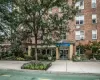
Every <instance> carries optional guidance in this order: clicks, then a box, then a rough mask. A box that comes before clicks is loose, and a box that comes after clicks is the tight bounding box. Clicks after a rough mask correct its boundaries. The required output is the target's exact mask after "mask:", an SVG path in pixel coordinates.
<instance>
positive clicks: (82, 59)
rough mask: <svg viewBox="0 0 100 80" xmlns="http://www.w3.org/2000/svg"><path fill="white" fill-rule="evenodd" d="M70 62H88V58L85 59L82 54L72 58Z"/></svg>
mask: <svg viewBox="0 0 100 80" xmlns="http://www.w3.org/2000/svg"><path fill="white" fill-rule="evenodd" d="M72 60H73V61H88V58H87V57H86V55H85V54H83V55H80V56H79V55H75V56H73V58H72Z"/></svg>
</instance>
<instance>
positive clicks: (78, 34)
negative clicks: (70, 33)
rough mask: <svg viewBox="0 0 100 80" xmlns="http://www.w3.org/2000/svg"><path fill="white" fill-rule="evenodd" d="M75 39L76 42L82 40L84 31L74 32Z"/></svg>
mask: <svg viewBox="0 0 100 80" xmlns="http://www.w3.org/2000/svg"><path fill="white" fill-rule="evenodd" d="M75 37H76V40H83V39H84V31H76V32H75Z"/></svg>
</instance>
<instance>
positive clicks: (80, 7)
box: [75, 0, 84, 10]
mask: <svg viewBox="0 0 100 80" xmlns="http://www.w3.org/2000/svg"><path fill="white" fill-rule="evenodd" d="M75 7H78V8H79V9H80V10H81V9H84V0H80V1H78V2H77V3H76V4H75Z"/></svg>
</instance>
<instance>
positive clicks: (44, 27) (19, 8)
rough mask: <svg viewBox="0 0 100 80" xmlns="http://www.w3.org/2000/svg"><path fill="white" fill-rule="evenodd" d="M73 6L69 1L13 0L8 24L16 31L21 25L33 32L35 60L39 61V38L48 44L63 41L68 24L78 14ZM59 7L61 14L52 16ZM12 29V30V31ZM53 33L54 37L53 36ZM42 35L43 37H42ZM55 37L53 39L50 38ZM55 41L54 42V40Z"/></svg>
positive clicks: (57, 13)
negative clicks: (51, 11) (62, 37)
mask: <svg viewBox="0 0 100 80" xmlns="http://www.w3.org/2000/svg"><path fill="white" fill-rule="evenodd" d="M76 1H77V0H73V4H72V5H69V3H68V0H12V1H11V4H10V5H11V6H12V7H11V8H13V9H11V11H10V14H9V15H10V17H9V19H8V22H10V25H11V26H12V28H13V29H14V28H15V29H14V30H15V31H16V29H17V28H16V27H19V26H20V25H21V26H23V28H24V27H27V28H28V29H29V30H30V32H31V34H32V35H31V37H34V38H35V42H34V43H35V58H36V61H37V44H38V43H37V41H38V37H43V39H42V40H43V41H44V42H45V43H46V44H47V43H48V42H49V43H53V42H55V41H59V40H61V34H63V32H67V31H68V30H69V27H68V22H69V20H72V19H73V18H74V16H75V15H76V13H77V9H76V8H75V6H74V4H75V2H76ZM54 7H57V8H58V9H60V10H61V11H60V12H56V13H53V14H50V13H49V11H50V10H51V9H53V8H54ZM12 28H11V29H12ZM51 33H53V35H51ZM40 34H41V35H40ZM50 35H51V37H52V36H54V35H55V36H54V37H53V38H51V37H50ZM52 39H53V40H52Z"/></svg>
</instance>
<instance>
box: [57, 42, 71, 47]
mask: <svg viewBox="0 0 100 80" xmlns="http://www.w3.org/2000/svg"><path fill="white" fill-rule="evenodd" d="M56 46H63V47H69V46H70V43H66V42H62V43H56Z"/></svg>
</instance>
